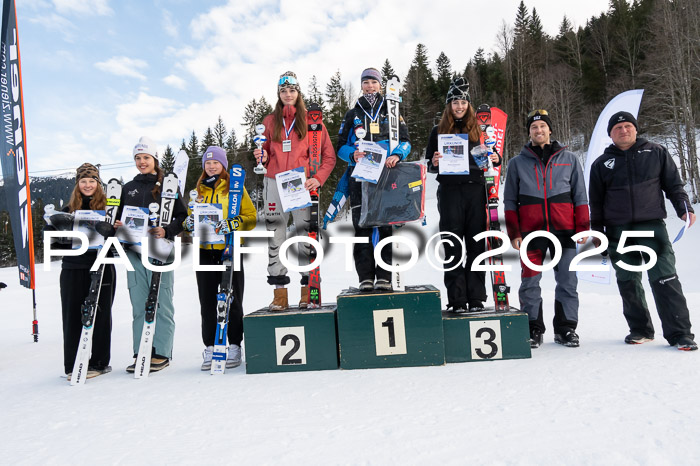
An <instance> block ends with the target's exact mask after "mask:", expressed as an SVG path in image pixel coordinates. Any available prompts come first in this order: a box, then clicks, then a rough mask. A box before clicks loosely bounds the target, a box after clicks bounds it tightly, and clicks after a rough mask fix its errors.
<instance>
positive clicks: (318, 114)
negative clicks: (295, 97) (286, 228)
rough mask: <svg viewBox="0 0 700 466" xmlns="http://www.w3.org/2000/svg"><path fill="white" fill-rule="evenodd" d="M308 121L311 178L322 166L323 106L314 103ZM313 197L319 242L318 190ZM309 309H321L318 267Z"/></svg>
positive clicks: (313, 228)
mask: <svg viewBox="0 0 700 466" xmlns="http://www.w3.org/2000/svg"><path fill="white" fill-rule="evenodd" d="M306 120H307V123H308V125H309V129H308V140H309V177H312V176H314V175H315V174H316V173H317V172H318V169H319V168H320V166H321V138H322V137H323V111H322V110H321V106H320V105H318V104H316V103H312V104H311V105H309V111H308V112H307V114H306ZM309 194H310V196H311V208H310V218H309V238H311V239H313V240H316V241H318V240H319V221H318V190H316V189H313V190H311V192H310V193H309ZM316 257H317V252H316V248H314V247H313V246H311V248H310V249H309V263H313V262H314V261H315V260H316ZM307 306H308V307H309V308H318V307H321V268H320V267H316V268H314V269H313V270H311V271H310V272H309V299H308V305H307Z"/></svg>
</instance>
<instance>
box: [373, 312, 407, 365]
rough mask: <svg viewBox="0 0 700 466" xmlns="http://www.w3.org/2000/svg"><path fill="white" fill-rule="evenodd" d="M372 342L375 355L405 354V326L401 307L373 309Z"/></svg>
mask: <svg viewBox="0 0 700 466" xmlns="http://www.w3.org/2000/svg"><path fill="white" fill-rule="evenodd" d="M374 343H375V346H376V348H377V356H388V355H391V354H406V326H405V324H404V318H403V309H381V310H377V311H374Z"/></svg>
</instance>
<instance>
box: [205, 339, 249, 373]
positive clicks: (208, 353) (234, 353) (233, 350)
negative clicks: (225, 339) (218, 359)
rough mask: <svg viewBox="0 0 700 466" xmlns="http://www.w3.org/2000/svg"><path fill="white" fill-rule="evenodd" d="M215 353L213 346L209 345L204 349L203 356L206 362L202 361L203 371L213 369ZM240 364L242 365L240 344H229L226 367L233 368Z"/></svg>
mask: <svg viewBox="0 0 700 466" xmlns="http://www.w3.org/2000/svg"><path fill="white" fill-rule="evenodd" d="M213 353H214V347H213V346H207V347H206V348H204V351H202V358H203V359H204V362H202V370H203V371H210V370H211V357H212V354H213ZM240 365H241V347H240V346H238V345H229V347H228V358H226V369H233V368H234V367H238V366H240Z"/></svg>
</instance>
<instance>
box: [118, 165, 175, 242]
mask: <svg viewBox="0 0 700 466" xmlns="http://www.w3.org/2000/svg"><path fill="white" fill-rule="evenodd" d="M157 179H158V178H157V176H156V175H154V174H148V175H144V174H138V175H136V176H135V177H134V179H133V180H131V181H129V182H128V183H126V184H125V185H124V187H123V188H122V198H121V203H120V204H119V210H118V211H117V217H116V218H117V220H121V217H122V210H124V206H125V205H130V206H134V207H146V208H148V206H149V204H151V203H152V202H155V203H157V204H158V205H159V206H160V199H161V198H160V195H158V196H157V197H156V198H154V197H153V194H152V193H151V190H153V188H154V187H155V186H156V181H157ZM186 217H187V209H186V208H185V205H184V204H183V203H182V198H181V197H179V196H178V198H177V199H175V205H174V207H173V216H172V221H171V222H170V223H169V224H168V226H166V227H165V228H164V229H165V235H166V237H167V238H168V239H170V240H172V239H174V238H175V236H176V235H177V234H178V233H180V232H181V231H182V230H183V228H182V222H183V221H184V220H185V218H186Z"/></svg>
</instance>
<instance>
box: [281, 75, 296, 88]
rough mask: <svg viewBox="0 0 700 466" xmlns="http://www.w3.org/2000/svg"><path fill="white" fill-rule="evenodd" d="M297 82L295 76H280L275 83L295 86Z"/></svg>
mask: <svg viewBox="0 0 700 466" xmlns="http://www.w3.org/2000/svg"><path fill="white" fill-rule="evenodd" d="M297 84H298V83H297V78H295V77H294V76H282V77H281V78H280V80H279V82H278V83H277V85H278V86H296V85H297Z"/></svg>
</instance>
